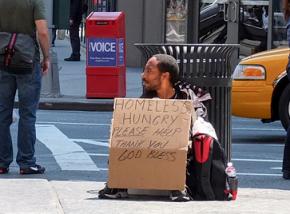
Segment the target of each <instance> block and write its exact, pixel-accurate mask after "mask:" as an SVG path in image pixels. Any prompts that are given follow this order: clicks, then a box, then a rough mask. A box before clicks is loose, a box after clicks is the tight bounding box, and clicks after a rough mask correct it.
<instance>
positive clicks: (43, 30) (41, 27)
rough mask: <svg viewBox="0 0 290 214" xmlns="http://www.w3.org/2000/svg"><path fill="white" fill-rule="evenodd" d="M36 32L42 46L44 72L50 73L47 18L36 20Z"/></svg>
mask: <svg viewBox="0 0 290 214" xmlns="http://www.w3.org/2000/svg"><path fill="white" fill-rule="evenodd" d="M35 25H36V32H37V36H38V39H39V44H40V47H41V51H42V55H43V61H42V62H41V65H42V72H43V74H47V73H48V69H49V64H50V59H49V34H48V28H47V22H46V20H36V21H35Z"/></svg>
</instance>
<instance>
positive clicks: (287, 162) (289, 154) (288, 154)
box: [282, 0, 290, 180]
mask: <svg viewBox="0 0 290 214" xmlns="http://www.w3.org/2000/svg"><path fill="white" fill-rule="evenodd" d="M283 12H284V18H285V20H286V23H287V24H286V28H287V40H288V46H289V48H290V0H283ZM286 70H287V76H288V79H289V81H290V55H289V56H288V64H287V67H286ZM282 172H283V178H284V179H287V180H289V179H290V126H288V129H287V137H286V141H285V147H284V156H283V164H282Z"/></svg>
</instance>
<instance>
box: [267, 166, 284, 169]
mask: <svg viewBox="0 0 290 214" xmlns="http://www.w3.org/2000/svg"><path fill="white" fill-rule="evenodd" d="M270 169H273V170H282V167H281V166H280V167H271V168H270Z"/></svg>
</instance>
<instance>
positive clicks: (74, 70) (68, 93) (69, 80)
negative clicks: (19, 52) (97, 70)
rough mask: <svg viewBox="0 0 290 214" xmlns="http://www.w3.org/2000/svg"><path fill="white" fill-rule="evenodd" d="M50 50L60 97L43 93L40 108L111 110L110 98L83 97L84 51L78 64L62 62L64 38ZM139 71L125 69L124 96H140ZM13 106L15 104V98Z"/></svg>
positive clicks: (65, 53)
mask: <svg viewBox="0 0 290 214" xmlns="http://www.w3.org/2000/svg"><path fill="white" fill-rule="evenodd" d="M52 49H53V51H55V52H56V53H57V59H58V61H57V64H58V69H59V85H60V96H57V97H51V96H47V95H46V94H43V93H42V95H41V98H40V103H39V109H57V110H80V111H112V110H113V102H114V99H113V98H111V99H102V98H96V99H91V98H90V99H87V98H86V54H85V49H84V48H81V49H82V50H81V61H80V62H67V61H64V58H67V57H69V56H70V54H71V47H70V43H69V41H68V40H67V39H65V40H57V41H56V46H55V47H54V48H52ZM141 72H142V68H129V67H127V68H126V97H140V95H141V93H142V85H141V77H140V74H141ZM48 75H52V74H48ZM43 78H51V76H48V77H45V76H44V77H43ZM54 78H55V77H54ZM43 84H45V81H43ZM15 105H16V106H17V105H18V101H17V97H16V102H15Z"/></svg>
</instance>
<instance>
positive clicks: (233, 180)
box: [225, 162, 238, 200]
mask: <svg viewBox="0 0 290 214" xmlns="http://www.w3.org/2000/svg"><path fill="white" fill-rule="evenodd" d="M225 172H226V174H227V179H228V185H229V186H228V190H227V192H228V193H230V194H231V195H232V200H236V198H237V194H238V178H237V172H236V169H235V167H234V165H233V163H232V162H228V164H227V168H226V170H225Z"/></svg>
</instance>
